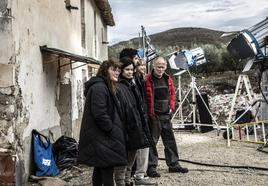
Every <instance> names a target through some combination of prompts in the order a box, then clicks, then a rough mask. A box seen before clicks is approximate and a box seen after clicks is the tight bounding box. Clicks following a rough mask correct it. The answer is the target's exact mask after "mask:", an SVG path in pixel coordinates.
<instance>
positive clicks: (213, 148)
mask: <svg viewBox="0 0 268 186" xmlns="http://www.w3.org/2000/svg"><path fill="white" fill-rule="evenodd" d="M175 136H176V140H177V144H178V148H179V154H180V159H182V160H190V161H196V162H202V163H208V164H219V165H232V166H252V167H265V168H266V169H267V170H266V171H261V170H254V169H238V168H225V167H210V166H201V165H195V164H191V163H185V162H181V165H182V166H185V167H187V168H189V173H187V174H178V173H172V174H170V173H168V172H167V166H166V164H165V161H160V165H159V172H160V174H161V175H162V176H161V178H160V179H155V180H156V181H157V182H158V185H163V186H169V185H250V186H252V185H268V154H266V153H263V152H259V151H257V150H256V148H257V147H258V145H256V144H246V143H242V142H231V146H230V147H227V145H226V140H224V139H223V137H222V135H221V134H220V135H219V136H217V133H216V132H215V131H211V132H209V133H203V134H201V133H190V132H181V131H179V132H175ZM158 149H159V150H160V149H161V151H160V157H164V155H163V145H162V143H159V144H158Z"/></svg>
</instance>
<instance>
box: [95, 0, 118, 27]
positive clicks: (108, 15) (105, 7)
mask: <svg viewBox="0 0 268 186" xmlns="http://www.w3.org/2000/svg"><path fill="white" fill-rule="evenodd" d="M94 2H95V4H96V6H97V7H98V9H99V10H100V12H101V16H102V18H103V21H104V22H105V24H107V25H109V26H115V22H114V18H113V14H112V8H111V6H110V3H109V1H108V0H94Z"/></svg>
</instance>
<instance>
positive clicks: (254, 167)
mask: <svg viewBox="0 0 268 186" xmlns="http://www.w3.org/2000/svg"><path fill="white" fill-rule="evenodd" d="M158 159H159V160H166V159H165V158H158ZM179 161H181V162H186V163H192V164H196V165H202V166H209V167H227V168H236V169H255V170H263V171H268V168H266V167H256V166H247V165H219V164H211V163H203V162H197V161H190V160H185V159H179Z"/></svg>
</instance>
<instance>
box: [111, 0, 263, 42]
mask: <svg viewBox="0 0 268 186" xmlns="http://www.w3.org/2000/svg"><path fill="white" fill-rule="evenodd" d="M109 2H110V5H111V7H112V13H113V16H114V20H115V24H116V25H115V26H114V27H109V28H108V29H109V33H108V38H109V41H110V44H115V43H117V42H119V41H125V40H129V39H131V38H134V37H138V36H139V32H140V31H141V25H143V26H144V27H145V30H146V32H147V35H151V34H154V33H158V32H162V31H166V30H169V29H171V28H179V27H202V28H210V29H213V30H219V31H234V30H242V29H246V28H248V27H251V26H253V25H254V24H256V23H258V22H259V21H261V20H263V19H265V18H266V17H268V0H235V1H234V0H109Z"/></svg>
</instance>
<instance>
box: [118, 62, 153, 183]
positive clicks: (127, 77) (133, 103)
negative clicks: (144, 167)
mask: <svg viewBox="0 0 268 186" xmlns="http://www.w3.org/2000/svg"><path fill="white" fill-rule="evenodd" d="M120 62H121V63H122V65H121V73H120V76H119V77H120V78H119V91H118V98H119V100H120V103H121V106H122V113H123V114H122V116H123V117H122V118H123V124H124V125H125V128H126V146H127V153H128V165H127V167H116V169H115V181H116V184H117V185H120V186H121V185H124V184H126V185H130V174H131V168H132V166H133V164H134V162H135V157H136V151H137V149H141V148H146V147H149V145H150V144H149V141H148V138H147V137H146V134H145V133H144V130H143V121H142V119H143V118H142V117H141V113H140V109H139V107H140V105H141V104H142V103H141V102H140V99H141V98H140V94H139V90H138V87H137V86H136V84H135V83H134V81H133V73H134V64H133V62H132V60H131V59H129V58H122V59H120ZM126 168H127V170H126ZM124 177H125V183H124ZM122 179H123V180H122Z"/></svg>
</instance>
